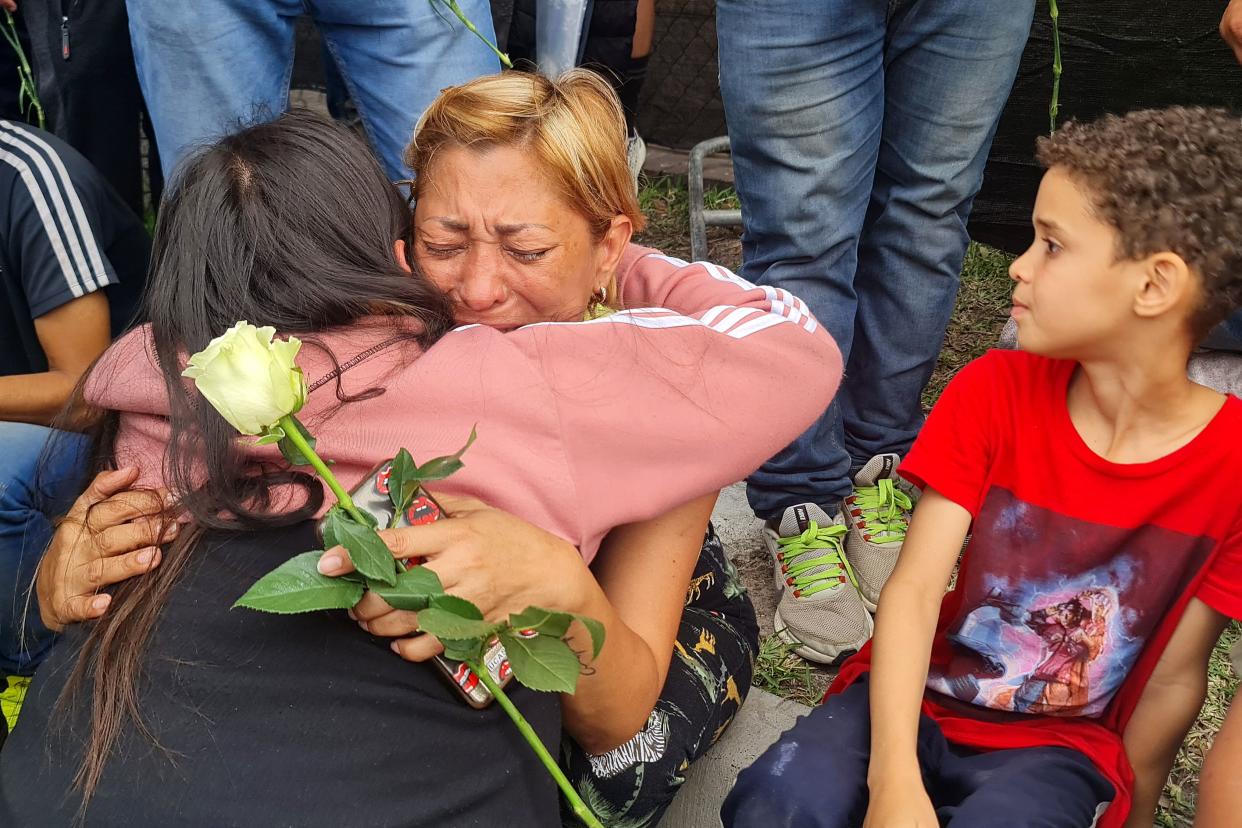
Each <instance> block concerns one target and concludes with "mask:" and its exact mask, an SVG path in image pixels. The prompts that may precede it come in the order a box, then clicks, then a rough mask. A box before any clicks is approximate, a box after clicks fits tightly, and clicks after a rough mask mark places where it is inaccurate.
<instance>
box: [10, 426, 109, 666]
mask: <svg viewBox="0 0 1242 828" xmlns="http://www.w3.org/2000/svg"><path fill="white" fill-rule="evenodd" d="M88 447H89V445H88V442H87V439H86V438H85V437H83V436H82V435H81V434H72V433H69V432H66V431H53V430H52V429H50V428H44V427H43V426H36V425H27V424H26V423H9V422H3V421H0V673H10V674H19V675H30V674H32V673H33V672H34V669H35V667H37V666H38V665H39V662H40V661H42V660H43V657H44V656H45V655H46V654H47V651H48V649H49V648H50V647H51V646H52V642H53V640H54V639H55V634H53V633H52V632H51V631H50V630H48V629H47V628H46V627H45V626H43V622H42V621H40V620H39V606H38V604H37V603H35V601H34V599H33V593H31V600H30V602H29V609H28V610H27V601H26V596H27V593H28V592H29V591H30V589H31V587H32V585H33V584H34V577H35V570H36V567H37V565H38V563H39V558H40V557H41V556H42V555H43V550H44V549H46V548H47V544H48V541H49V540H51V538H52V520H53V519H55V518H56V517H58V516H59V515H61V514H63V513H64V512H65V511H67V510H68V508H69V506H70V505H72V503H73V499H74V498H75V497H76V496H77V495H78V493H79V492H80V491H81V490H82V484H83V482H84V481H83V478H84V475H85V471H86V463H87V449H88ZM23 620H24V622H25V623H24V625H23Z"/></svg>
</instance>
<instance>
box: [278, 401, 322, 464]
mask: <svg viewBox="0 0 1242 828" xmlns="http://www.w3.org/2000/svg"><path fill="white" fill-rule="evenodd" d="M289 420H290V421H292V423H293V426H294V428H296V429H297V430H298V433H300V434H301V435H302V438H303V439H305V440H306V445H308V446H310V448H311V450H312V451H314V449H315V438H314V437H312V436H311V433H310V432H309V431H307V430H306V426H304V425H302V421H301V420H299V419H298V418H297V417H294V416H293V415H292V414H290V415H289ZM280 433H281V435H282V436H281V439H280V442H279V443H278V444H277V445H278V446H280V453H281V454H283V455H284V456H285V459H286V460H288V461H289V463H290V464H292V465H294V466H309V465H310V464H311V461H310V460H309V459H308V458H307V457H306V455H305V454H303V453H302V450H301V449H299V448H298V447H297V446H295V445H294V444H293V441H292V440H290V439H289V437H288V436H287V435H285V433H284V430H283V429H282V430H281V432H280Z"/></svg>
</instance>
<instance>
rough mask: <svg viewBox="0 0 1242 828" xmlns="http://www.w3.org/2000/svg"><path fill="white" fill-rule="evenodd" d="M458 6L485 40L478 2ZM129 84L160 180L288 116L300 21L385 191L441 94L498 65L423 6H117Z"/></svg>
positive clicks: (223, 2)
mask: <svg viewBox="0 0 1242 828" xmlns="http://www.w3.org/2000/svg"><path fill="white" fill-rule="evenodd" d="M459 6H460V7H461V9H462V11H464V12H465V13H466V15H467V16H468V17H469V18H470V19H471V20H473V21H474V23H475V25H477V26H478V27H479V29H481V30H482V31H484V32H487V31H489V30H490V29H491V21H492V14H491V6H490V5H488V3H487V2H485V0H460V2H459ZM126 7H127V9H128V10H129V31H130V35H131V37H132V39H133V43H134V62H135V64H136V65H137V67H138V80H139V82H140V83H141V84H142V92H143V95H144V96H145V97H146V100H147V107H148V109H150V111H151V120H152V122H153V123H154V124H155V134H156V140H157V142H158V143H159V147H160V162H161V163H162V165H163V167H164V174H165V176H167V175H169V174H170V173H171V171H172V169H173V167H174V166H176V164H177V162H178V161H180V160H181V159H182V158H183V157H185V155H186V154H187V153H188V152H191V151H192V150H193V149H194V148H195V147H196V146H199V145H202V144H206V143H210V142H211V141H213V140H215V139H216V138H219V137H221V136H223V135H227V134H228V133H230V132H234V131H235V130H236V129H237V128H238V126H240V125H241V124H243V123H248V122H253V121H255V120H260V119H263V118H271V117H275V116H276V115H279V114H280V113H281V112H284V111H285V109H286V108H287V107H288V104H289V77H290V73H291V72H292V71H293V29H294V23H295V21H296V19H297V17H298V15H300V14H302V12H303V11H306V12H308V13H309V14H310V15H311V17H312V18H313V19H314V21H315V25H316V26H317V27H318V29H319V32H320V34H321V35H323V41H324V45H325V47H326V48H327V49H328V51H330V52H331V54H332V56H333V58H334V59H335V62H336V65H337V67H338V68H339V69H340V71H341V75H342V77H343V78H344V80H345V85H346V87H347V88H348V90H349V96H350V97H351V98H353V101H354V104H355V106H357V108H358V114H359V116H361V118H362V124H363V126H364V127H366V131H367V135H368V136H369V137H370V139H371V146H372V147H373V148H374V149H375V153H376V155H378V156H379V158H380V160H381V161H382V162H383V164H384V169H385V170H386V171H387V173H388V175H389V176H390V177H391V178H392V179H393V180H396V179H400V178H408V177H409V175H410V173H409V170H408V169H407V168H406V166H405V164H404V163H403V162H402V160H401V155H402V153H403V152H404V150H405V146H406V144H408V143H409V141H410V138H411V137H412V136H413V134H414V124H415V123H416V122H417V121H418V118H419V116H420V115H422V113H423V110H424V109H426V108H427V106H428V105H429V104H430V103H431V102H432V101H433V100H434V99H435V97H436V96H437V95H439V94H440V90H441V89H443V88H444V87H446V86H454V85H456V84H460V83H465V82H466V81H468V80H471V79H473V78H476V77H478V76H479V75H485V74H488V73H490V72H495V71H497V70H498V69H499V68H500V63H499V61H497V59H496V57H495V56H494V55H493V54H492V52H491V50H490V49H488V47H487V46H486V45H484V43H483V42H482V41H480V40H479V39H478V38H477V37H475V36H474V35H473V34H471V33H470V32H469V31H467V30H466V28H465V26H463V25H462V24H461V22H460V21H458V20H457V19H456V18H455V17H454V16H453V14H452V13H451V12H448V11H446V10H444V8H443V7H442V6H441V5H440V4H439V3H430V2H428V0H365V2H364V1H363V0H313V2H312V1H311V0H194V1H193V2H187V3H182V2H169V0H126Z"/></svg>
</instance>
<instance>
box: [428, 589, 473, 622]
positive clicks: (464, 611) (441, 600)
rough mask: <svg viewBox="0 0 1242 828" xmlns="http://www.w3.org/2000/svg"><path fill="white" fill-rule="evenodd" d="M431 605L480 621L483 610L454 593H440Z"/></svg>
mask: <svg viewBox="0 0 1242 828" xmlns="http://www.w3.org/2000/svg"><path fill="white" fill-rule="evenodd" d="M431 603H432V606H434V607H435V608H436V609H442V610H445V611H446V612H451V613H453V614H454V615H460V616H461V617H462V618H466V619H469V620H471V621H482V620H483V611H482V610H480V609H479V608H478V607H476V606H475V605H474V604H472V603H470V602H469V601H467V600H466V599H465V598H458V597H457V596H456V595H440V596H437V597H436V598H435V600H433V601H432V602H431Z"/></svg>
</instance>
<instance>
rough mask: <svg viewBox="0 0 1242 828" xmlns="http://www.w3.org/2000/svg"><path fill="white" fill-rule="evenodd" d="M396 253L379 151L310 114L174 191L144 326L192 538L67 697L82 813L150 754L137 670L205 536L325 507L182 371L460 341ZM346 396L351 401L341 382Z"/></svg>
mask: <svg viewBox="0 0 1242 828" xmlns="http://www.w3.org/2000/svg"><path fill="white" fill-rule="evenodd" d="M402 240H403V241H404V242H405V244H406V249H407V251H409V249H410V246H411V215H410V211H409V208H408V207H407V205H406V202H405V200H404V199H403V198H402V196H401V194H400V193H399V191H398V190H397V189H396V187H395V186H394V185H393V184H391V183H390V182H389V181H388V180H387V179H386V177H385V176H384V173H383V171H382V170H381V169H380V166H379V164H378V163H377V162H376V161H375V159H374V157H373V156H372V155H371V152H370V150H369V149H368V148H367V147H366V145H365V144H364V143H363V142H362V140H361V139H360V138H359V137H358V136H356V135H355V134H353V133H351V132H348V131H347V130H345V129H343V128H341V127H339V126H337V125H336V124H334V123H333V122H332V121H330V120H328V119H326V118H323V117H320V116H318V115H314V114H310V113H291V114H287V115H282V116H281V117H279V118H277V119H275V120H273V121H270V122H268V123H264V124H259V125H256V126H251V127H249V128H246V129H243V130H241V131H240V132H238V133H236V134H234V135H231V136H229V137H226V138H223V139H222V140H220V141H218V142H217V143H215V144H213V145H211V146H209V147H207V148H205V149H204V150H202V151H201V152H199V153H197V154H196V155H195V156H193V157H192V158H190V159H189V160H187V161H186V162H185V163H184V164H183V165H182V166H181V167H180V168H179V172H178V174H177V176H176V177H175V179H174V181H173V182H172V183H171V186H170V187H169V188H168V189H167V190H166V191H165V198H164V202H163V204H162V206H161V209H160V215H159V221H158V223H157V225H156V228H155V239H154V244H153V248H152V259H151V273H150V277H149V279H148V285H147V294H146V302H145V311H146V317H147V320H148V321H149V322H150V325H151V331H152V336H153V340H154V345H155V350H156V355H157V357H158V359H159V363H160V370H161V371H162V373H163V377H164V384H165V386H166V388H167V391H168V396H169V401H170V424H171V433H172V442H171V444H170V445H169V446H168V448H167V450H166V452H165V458H164V475H165V480H166V481H167V482H168V484H169V485H170V487H171V488H172V489H173V491H175V492H177V493H178V496H179V497H180V498H181V499H180V502H179V503H178V504H177V507H176V508H177V509H178V510H180V511H181V512H183V513H185V514H188V516H189V518H190V521H191V522H190V528H189V530H183V531H182V532H181V533H180V535H179V536H178V538H177V539H176V540H175V541H173V543H172V544H171V545H170V547H169V548H168V549H167V550H166V552H165V555H164V560H163V564H162V566H160V567H159V568H158V569H157V570H155V571H153V572H151V573H149V574H147V575H145V576H144V577H142V578H135V579H132V580H130V581H128V582H126V583H124V584H121V585H120V586H119V587H117V589H116V590H115V592H114V597H113V601H112V604H111V607H110V609H109V612H108V614H107V615H106V616H104V617H103V618H102V619H101V620H100V621H98V622H97V623H96V625H95V628H94V630H93V631H92V632H91V634H90V636H89V637H88V639H87V641H86V643H85V644H84V646H83V649H82V652H81V655H80V657H79V659H78V663H77V665H76V666H75V669H74V672H73V675H72V676H71V677H70V680H69V682H68V684H67V685H66V688H65V693H64V695H63V696H62V700H66V701H67V700H69V699H70V698H73V697H75V696H76V695H77V689H78V688H80V687H82V686H83V685H85V684H87V683H89V684H90V686H91V692H90V703H91V714H90V719H91V721H90V736H89V739H88V742H87V744H86V746H85V756H84V760H83V763H82V766H81V768H80V770H79V773H78V777H77V780H76V781H77V784H78V785H79V786H80V788H81V791H82V795H83V804H82V807H83V809H85V807H86V804H87V803H88V802H89V800H90V797H91V795H92V794H93V793H94V791H95V789H96V787H97V786H98V782H99V779H100V775H101V773H102V771H103V767H104V764H105V762H106V760H107V758H108V756H109V755H110V753H111V752H112V750H113V748H114V746H115V745H116V742H117V739H118V737H119V735H120V733H121V730H122V728H123V727H124V726H125V725H126V724H129V725H131V726H135V727H137V728H138V729H139V731H140V732H141V733H143V734H144V735H146V736H147V737H148V738H151V739H152V740H154V739H155V737H154V734H152V733H151V732H150V731H149V730H148V729H147V727H146V726H145V725H144V723H143V720H142V717H141V715H140V712H139V701H138V688H137V683H138V679H139V676H140V675H141V665H142V656H143V652H144V650H145V646H146V641H147V638H148V635H149V631H150V630H151V628H152V627H153V625H154V624H155V622H156V620H157V618H158V616H159V614H160V612H161V610H162V608H163V606H164V604H165V603H166V601H167V599H168V596H169V594H170V592H171V590H172V587H173V585H174V584H175V582H176V580H177V578H178V576H179V574H180V573H181V572H182V571H183V570H184V567H185V563H186V561H187V560H188V559H189V557H190V553H191V552H192V550H193V548H194V546H195V545H196V543H197V540H198V538H199V537H201V534H202V531H203V530H204V529H210V528H227V529H243V530H244V529H261V528H271V527H275V526H281V525H289V524H292V523H294V522H297V521H301V520H304V519H306V518H307V517H309V516H311V515H313V514H314V513H315V512H316V511H317V510H318V508H319V506H320V505H321V504H322V502H323V489H322V486H321V485H320V484H319V483H318V482H317V481H316V480H315V479H314V478H312V477H311V476H309V475H307V474H302V473H298V472H293V471H290V470H288V469H287V468H277V467H273V468H263V469H256V468H255V466H254V464H253V462H252V461H247V459H246V458H245V456H244V455H243V454H242V453H241V452H240V451H239V449H238V441H237V439H236V438H237V434H236V432H235V431H234V430H233V429H232V428H231V427H230V426H229V425H228V423H227V422H225V420H224V419H223V418H222V417H220V416H219V415H218V414H217V413H216V412H215V410H214V409H212V408H211V406H208V405H202V404H196V401H195V398H194V397H193V396H192V395H191V392H190V390H189V389H188V388H187V386H186V383H185V381H184V380H183V379H182V378H181V376H180V374H181V369H182V363H183V360H184V359H185V356H186V355H187V354H191V353H194V352H195V351H199V350H201V349H203V348H204V347H205V346H206V345H207V344H208V342H210V340H211V339H212V338H213V337H216V336H218V335H220V334H221V333H223V332H224V331H225V330H227V329H228V328H230V327H231V326H232V325H233V324H234V323H236V322H237V321H238V320H242V319H244V320H246V321H248V322H251V323H253V324H255V325H258V326H263V325H271V326H273V327H275V328H276V329H277V331H278V332H280V333H282V334H291V333H296V334H301V335H303V336H304V337H307V341H308V344H310V343H312V342H313V335H314V334H315V333H318V332H323V331H327V330H330V329H332V328H340V327H343V326H348V325H350V324H351V323H354V322H356V321H358V320H360V319H362V318H363V317H368V316H376V315H379V316H387V317H391V318H393V319H394V320H395V319H400V324H394V326H393V329H394V334H395V335H397V336H400V337H406V338H409V339H411V340H413V341H415V342H416V343H417V344H418V345H420V346H423V347H426V346H428V345H430V344H431V343H432V342H433V341H435V340H436V339H437V338H438V337H439V336H440V335H442V334H443V333H444V332H445V331H446V330H447V329H448V328H449V327H450V326H451V324H452V312H451V308H450V306H449V304H448V302H447V301H446V300H445V299H444V297H443V296H442V295H441V293H440V292H439V291H438V290H437V289H436V288H435V286H434V285H432V284H431V283H430V282H429V281H428V280H427V279H425V278H423V277H422V276H420V275H419V274H418V272H417V269H416V268H413V267H412V263H411V262H410V261H409V260H408V253H407V262H406V264H407V265H410V266H411V269H412V270H413V272H411V271H410V270H407V269H406V268H405V267H403V266H402V265H401V263H399V262H398V260H397V257H396V253H395V247H396V243H397V242H398V241H402ZM411 318H413V319H414V320H416V322H415V324H413V325H411V324H410V321H409V320H410V319H411ZM308 335H309V336H308ZM95 379H97V380H100V379H101V380H103V381H107V377H100V378H95ZM369 393H380V390H379V389H374V390H372V391H371V392H369ZM337 395H338V398H340V399H341V400H342V401H346V399H347V398H345V397H344V396H343V395H342V392H341V390H340V385H339V382H338V385H337ZM116 422H117V416H116V415H115V413H113V414H111V415H109V414H107V413H105V415H104V418H103V423H104V425H103V426H102V427H101V429H100V431H101V433H100V434H99V437H100V441H99V443H98V452H97V455H96V456H97V461H96V469H95V470H96V471H98V470H99V469H100V468H103V467H107V466H108V465H109V463H110V462H111V460H112V458H111V456H110V453H111V446H112V443H113V438H114V437H115V429H116ZM289 483H293V484H295V485H296V486H298V487H299V488H300V489H301V491H302V492H303V493H304V495H305V496H304V497H303V498H300V499H298V500H296V501H295V502H296V503H299V504H300V505H299V506H298V508H293V509H285V508H281V507H283V506H284V505H285V504H274V503H273V502H272V496H273V492H274V491H275V488H276V487H277V486H280V485H282V484H289Z"/></svg>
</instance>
